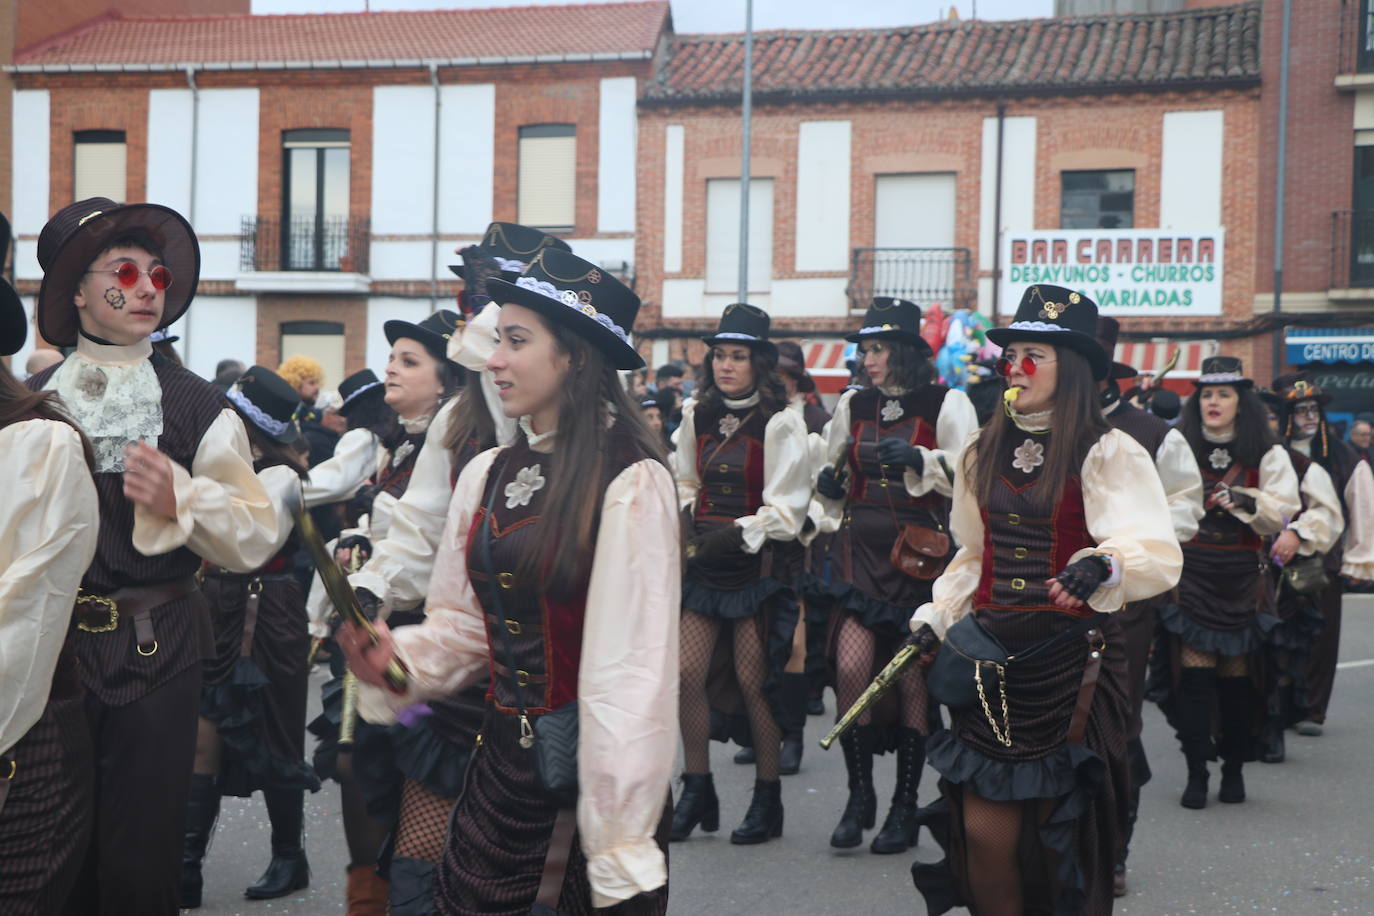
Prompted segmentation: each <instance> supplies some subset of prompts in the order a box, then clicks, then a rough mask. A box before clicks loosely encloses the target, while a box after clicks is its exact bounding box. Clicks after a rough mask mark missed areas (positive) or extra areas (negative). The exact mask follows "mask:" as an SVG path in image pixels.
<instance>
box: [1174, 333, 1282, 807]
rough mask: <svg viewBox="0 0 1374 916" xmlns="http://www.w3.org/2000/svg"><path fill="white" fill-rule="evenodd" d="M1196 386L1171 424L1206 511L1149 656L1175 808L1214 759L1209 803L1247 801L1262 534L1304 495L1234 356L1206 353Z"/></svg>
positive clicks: (1258, 707)
mask: <svg viewBox="0 0 1374 916" xmlns="http://www.w3.org/2000/svg"><path fill="white" fill-rule="evenodd" d="M1193 384H1194V385H1196V386H1197V391H1195V392H1194V393H1193V396H1192V397H1190V398H1189V399H1188V402H1187V403H1186V404H1185V405H1184V407H1183V419H1182V422H1181V423H1180V424H1179V426H1180V429H1181V430H1182V432H1183V437H1184V438H1185V439H1187V440H1188V444H1189V445H1190V446H1192V448H1193V455H1194V456H1195V457H1196V458H1197V464H1198V468H1199V469H1200V470H1201V471H1202V486H1203V498H1204V506H1205V507H1206V509H1207V514H1206V515H1204V516H1203V517H1202V521H1201V523H1199V525H1198V533H1197V537H1195V538H1193V539H1192V540H1191V541H1189V542H1188V543H1187V544H1184V545H1183V578H1182V579H1181V580H1180V581H1179V585H1178V601H1177V603H1170V604H1165V605H1164V606H1163V607H1162V608H1160V611H1159V626H1160V627H1161V628H1162V630H1163V631H1164V634H1165V637H1166V638H1165V641H1164V643H1163V646H1162V648H1163V649H1164V650H1165V651H1164V652H1160V651H1159V650H1160V648H1161V647H1156V658H1157V659H1158V660H1159V665H1160V666H1162V667H1163V668H1164V669H1165V673H1166V674H1167V679H1166V680H1165V683H1164V685H1163V687H1164V693H1165V696H1164V699H1163V701H1162V702H1161V703H1160V707H1161V708H1162V709H1163V710H1164V712H1165V714H1166V715H1167V716H1168V717H1169V720H1170V724H1172V725H1173V726H1174V730H1175V731H1176V732H1177V733H1178V738H1179V743H1180V744H1181V745H1182V749H1183V756H1184V758H1185V759H1186V760H1187V761H1188V784H1187V786H1186V788H1185V789H1184V790H1183V797H1182V798H1181V799H1180V804H1182V805H1183V807H1185V808H1203V807H1205V806H1206V805H1207V782H1208V773H1207V763H1208V761H1210V760H1215V759H1216V758H1217V757H1218V756H1220V757H1221V760H1222V766H1221V787H1220V789H1219V790H1218V792H1217V800H1218V801H1223V802H1231V803H1236V802H1243V801H1245V779H1244V776H1243V775H1242V772H1241V771H1242V768H1243V767H1244V765H1245V763H1246V762H1247V761H1249V760H1254V759H1255V757H1256V756H1257V754H1256V751H1257V748H1258V743H1259V742H1258V740H1257V739H1258V737H1259V736H1258V734H1257V733H1256V730H1254V729H1252V722H1259V721H1262V719H1263V705H1264V698H1263V697H1262V696H1260V695H1259V694H1258V692H1256V691H1255V690H1254V689H1253V687H1252V686H1251V675H1252V674H1254V673H1257V672H1255V671H1254V669H1253V668H1252V665H1251V661H1250V659H1251V657H1252V656H1254V657H1258V653H1259V652H1261V651H1262V647H1263V642H1264V633H1263V632H1262V630H1261V625H1260V620H1261V615H1263V616H1264V617H1272V613H1273V609H1274V608H1273V600H1274V595H1273V582H1272V581H1271V580H1270V578H1269V577H1268V576H1267V575H1266V574H1265V567H1266V566H1267V565H1268V558H1267V557H1266V556H1265V550H1264V538H1266V537H1268V536H1270V535H1276V534H1278V533H1279V532H1281V531H1282V530H1283V529H1284V526H1285V525H1287V524H1288V522H1289V520H1291V519H1292V518H1294V517H1296V516H1297V515H1298V513H1299V512H1300V511H1301V510H1302V501H1301V497H1300V496H1299V492H1298V477H1297V474H1296V473H1295V472H1294V470H1293V464H1292V462H1291V461H1290V460H1289V458H1288V454H1287V453H1286V452H1285V450H1284V447H1283V445H1282V444H1280V442H1279V440H1278V437H1277V436H1276V435H1275V434H1274V432H1273V431H1272V430H1271V429H1270V428H1269V419H1268V412H1267V410H1266V409H1265V406H1264V404H1263V402H1262V401H1260V399H1259V396H1258V395H1256V394H1255V392H1254V383H1253V382H1252V381H1251V380H1250V379H1248V378H1246V377H1245V376H1244V374H1243V373H1242V368H1241V362H1240V360H1239V359H1237V358H1235V357H1232V356H1213V357H1210V358H1208V359H1205V360H1203V363H1202V375H1201V376H1200V377H1199V378H1197V379H1196V380H1194V382H1193ZM1214 710H1215V711H1216V715H1215V717H1214V715H1213V711H1214ZM1214 739H1215V740H1214Z"/></svg>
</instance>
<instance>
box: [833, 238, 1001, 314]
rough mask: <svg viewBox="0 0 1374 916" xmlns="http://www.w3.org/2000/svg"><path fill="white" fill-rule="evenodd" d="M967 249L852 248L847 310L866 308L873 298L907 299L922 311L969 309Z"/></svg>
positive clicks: (972, 295) (971, 296)
mask: <svg viewBox="0 0 1374 916" xmlns="http://www.w3.org/2000/svg"><path fill="white" fill-rule="evenodd" d="M971 260H972V259H971V257H970V255H969V250H968V249H967V248H855V249H854V252H853V255H852V257H851V258H850V261H849V286H848V288H847V289H846V290H845V292H846V294H847V295H848V296H849V307H850V309H851V310H853V311H862V310H864V309H866V308H868V304H869V302H870V300H872V298H873V297H874V296H896V297H898V298H900V299H910V300H911V301H912V302H915V303H916V304H917V305H919V306H921V307H922V308H924V307H926V306H928V305H934V304H936V303H939V304H940V305H941V306H943V307H944V308H945V310H946V311H949V310H950V309H956V308H972V307H973V302H974V298H975V291H974V289H973V285H972V282H971V281H970V279H969V270H970V264H971Z"/></svg>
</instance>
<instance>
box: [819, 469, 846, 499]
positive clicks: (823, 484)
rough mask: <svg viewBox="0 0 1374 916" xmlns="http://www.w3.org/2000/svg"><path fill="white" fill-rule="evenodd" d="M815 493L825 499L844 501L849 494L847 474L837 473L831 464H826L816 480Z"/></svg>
mask: <svg viewBox="0 0 1374 916" xmlns="http://www.w3.org/2000/svg"><path fill="white" fill-rule="evenodd" d="M816 492H817V493H819V494H821V495H822V496H824V497H825V498H826V499H844V498H845V495H846V494H847V493H848V492H849V472H848V471H843V470H842V471H839V472H838V473H837V472H836V471H835V466H834V465H833V464H827V465H826V466H825V467H823V468H821V473H820V476H819V477H817V478H816Z"/></svg>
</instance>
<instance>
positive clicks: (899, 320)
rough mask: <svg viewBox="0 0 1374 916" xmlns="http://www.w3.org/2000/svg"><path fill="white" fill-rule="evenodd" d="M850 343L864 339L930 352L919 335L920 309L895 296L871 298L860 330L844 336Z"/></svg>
mask: <svg viewBox="0 0 1374 916" xmlns="http://www.w3.org/2000/svg"><path fill="white" fill-rule="evenodd" d="M844 339H845V340H847V341H849V342H850V343H861V342H862V341H865V340H900V341H902V342H904V343H909V344H915V345H916V346H917V347H919V348H920V349H922V350H924V351H925V352H926V353H930V352H931V349H930V344H929V343H927V342H926V339H925V338H924V337H922V336H921V307H920V306H919V305H917V304H916V303H914V302H912V301H911V300H909V299H898V298H897V297H895V296H874V297H873V301H872V302H871V303H870V304H869V306H868V311H867V312H866V313H865V314H864V323H863V327H861V328H859V330H857V331H855V332H854V333H853V334H846V335H845V338H844Z"/></svg>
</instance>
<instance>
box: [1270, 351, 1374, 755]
mask: <svg viewBox="0 0 1374 916" xmlns="http://www.w3.org/2000/svg"><path fill="white" fill-rule="evenodd" d="M1274 394H1275V395H1277V396H1278V401H1279V404H1280V409H1281V411H1282V415H1281V416H1280V417H1279V423H1280V430H1279V431H1280V432H1281V433H1282V434H1283V437H1284V442H1285V443H1286V444H1287V445H1288V447H1289V448H1291V449H1293V450H1295V451H1297V452H1299V453H1301V454H1302V455H1305V456H1307V457H1308V458H1310V459H1311V460H1312V461H1314V462H1315V463H1317V464H1319V465H1321V466H1322V468H1324V469H1325V470H1326V472H1327V474H1329V475H1330V476H1331V482H1332V484H1333V485H1334V486H1335V489H1336V494H1337V495H1338V496H1339V497H1340V500H1341V512H1342V513H1343V514H1344V516H1345V533H1344V534H1343V535H1342V536H1341V539H1340V540H1339V541H1338V542H1337V543H1336V546H1334V547H1333V548H1331V550H1329V551H1328V552H1327V554H1326V570H1327V572H1328V573H1329V574H1330V576H1329V579H1328V582H1327V585H1326V587H1325V588H1324V589H1323V590H1322V591H1321V593H1320V594H1319V595H1318V596H1317V603H1318V604H1319V605H1320V606H1321V610H1322V632H1321V636H1319V637H1318V639H1317V645H1316V647H1315V648H1314V649H1313V652H1312V657H1311V667H1310V669H1309V670H1308V672H1307V706H1308V709H1307V718H1306V719H1304V720H1303V721H1301V722H1299V723H1298V724H1297V726H1296V727H1297V731H1298V734H1300V735H1306V736H1308V737H1316V736H1317V735H1320V734H1321V733H1322V727H1323V725H1324V723H1325V722H1326V707H1327V704H1328V703H1330V702H1331V688H1332V687H1333V686H1334V684H1335V680H1336V654H1337V650H1338V649H1339V647H1340V639H1341V596H1342V595H1343V594H1344V593H1345V581H1342V580H1343V579H1344V580H1347V581H1349V582H1351V583H1354V584H1361V583H1365V582H1369V581H1371V580H1374V475H1371V473H1370V468H1369V463H1368V462H1367V461H1361V460H1360V457H1359V455H1357V454H1356V453H1355V450H1354V449H1353V448H1351V447H1350V446H1349V445H1348V444H1346V443H1345V442H1343V441H1342V440H1341V439H1340V437H1339V436H1336V435H1334V434H1333V432H1332V430H1331V429H1330V428H1329V426H1328V425H1327V422H1326V412H1325V410H1324V409H1323V408H1324V407H1325V405H1326V404H1328V403H1330V401H1331V395H1329V394H1327V393H1326V392H1325V391H1323V390H1322V389H1321V387H1320V386H1318V385H1317V384H1316V382H1315V380H1314V379H1313V378H1312V376H1311V375H1310V374H1309V373H1307V372H1290V373H1288V374H1287V375H1281V376H1279V377H1278V378H1276V379H1274ZM1292 527H1293V526H1291V525H1290V526H1289V528H1290V529H1291V528H1292ZM1299 540H1300V539H1299V537H1298V535H1297V534H1296V533H1294V532H1293V531H1291V530H1289V529H1285V530H1284V532H1283V533H1282V534H1280V535H1279V537H1278V539H1277V540H1276V541H1275V543H1274V548H1273V553H1274V554H1275V555H1276V556H1277V557H1279V559H1281V560H1283V561H1284V562H1287V561H1289V560H1291V559H1292V557H1293V554H1294V553H1296V552H1298V550H1299Z"/></svg>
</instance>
